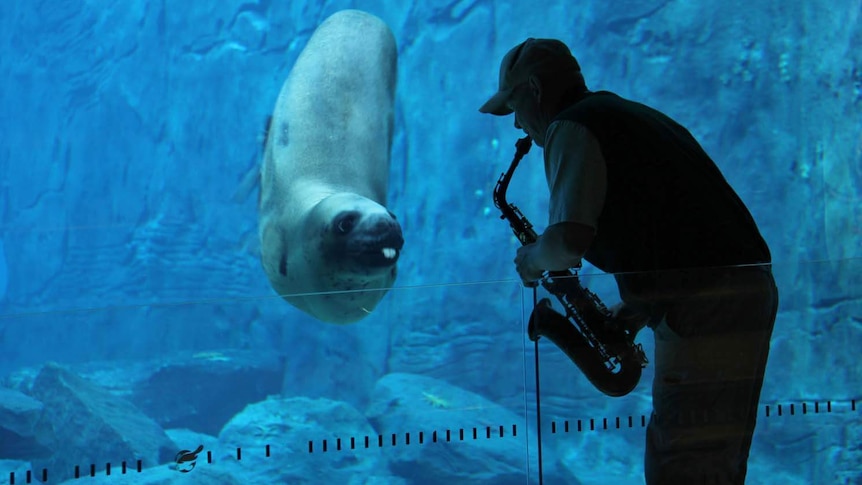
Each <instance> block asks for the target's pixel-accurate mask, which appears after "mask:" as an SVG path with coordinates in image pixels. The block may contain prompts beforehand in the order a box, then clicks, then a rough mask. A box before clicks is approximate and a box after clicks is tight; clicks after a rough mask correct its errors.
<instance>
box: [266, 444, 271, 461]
mask: <svg viewBox="0 0 862 485" xmlns="http://www.w3.org/2000/svg"><path fill="white" fill-rule="evenodd" d="M266 457H267V458H269V457H270V452H269V445H266Z"/></svg>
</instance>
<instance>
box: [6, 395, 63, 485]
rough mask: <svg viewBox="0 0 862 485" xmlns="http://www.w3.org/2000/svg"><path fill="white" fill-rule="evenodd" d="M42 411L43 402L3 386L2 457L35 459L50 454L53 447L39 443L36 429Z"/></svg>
mask: <svg viewBox="0 0 862 485" xmlns="http://www.w3.org/2000/svg"><path fill="white" fill-rule="evenodd" d="M41 414H42V403H40V402H39V401H37V400H35V399H33V398H31V397H29V396H27V395H25V394H23V393H21V392H18V391H15V390H12V389H5V388H0V457H3V459H28V460H31V459H33V458H36V457H46V456H50V454H51V452H50V450H49V449H48V448H45V447H44V446H43V445H42V444H41V443H39V441H38V440H37V439H36V436H35V434H34V432H33V427H34V426H35V425H36V422H37V421H38V420H39V416H40V415H41ZM0 471H2V470H0Z"/></svg>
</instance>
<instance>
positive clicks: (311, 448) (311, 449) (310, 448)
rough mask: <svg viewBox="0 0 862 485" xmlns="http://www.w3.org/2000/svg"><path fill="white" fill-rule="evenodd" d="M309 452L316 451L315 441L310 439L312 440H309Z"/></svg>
mask: <svg viewBox="0 0 862 485" xmlns="http://www.w3.org/2000/svg"><path fill="white" fill-rule="evenodd" d="M308 452H309V453H314V442H313V441H310V440H309V442H308Z"/></svg>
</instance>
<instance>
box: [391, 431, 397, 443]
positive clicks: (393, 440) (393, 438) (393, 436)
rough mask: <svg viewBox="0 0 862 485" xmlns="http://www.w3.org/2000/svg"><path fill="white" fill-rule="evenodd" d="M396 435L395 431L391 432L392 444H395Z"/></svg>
mask: <svg viewBox="0 0 862 485" xmlns="http://www.w3.org/2000/svg"><path fill="white" fill-rule="evenodd" d="M396 436H397V435H396V434H395V433H392V446H395V437H396Z"/></svg>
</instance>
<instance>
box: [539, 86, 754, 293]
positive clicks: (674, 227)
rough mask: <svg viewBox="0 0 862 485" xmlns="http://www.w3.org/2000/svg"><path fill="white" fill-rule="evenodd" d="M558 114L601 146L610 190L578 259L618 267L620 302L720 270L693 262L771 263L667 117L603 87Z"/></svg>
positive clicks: (693, 282)
mask: <svg viewBox="0 0 862 485" xmlns="http://www.w3.org/2000/svg"><path fill="white" fill-rule="evenodd" d="M555 119H556V120H571V121H574V122H577V123H580V124H582V125H584V126H586V127H587V129H589V131H590V132H591V133H592V134H593V135H594V136H595V137H596V138H597V139H598V142H599V145H600V146H601V150H602V154H603V156H604V159H605V162H606V164H607V193H606V197H605V203H604V208H603V210H602V213H601V215H600V217H599V219H598V228H597V233H596V236H595V238H594V240H593V242H592V244H591V246H590V248H589V250H588V251H587V253H586V254H585V256H584V259H585V260H587V261H588V262H589V263H590V264H592V265H594V266H596V267H597V268H599V269H601V270H602V271H604V272H606V273H613V274H614V275H615V277H616V279H617V283H618V285H619V287H620V293H621V295H622V296H623V299H624V300H626V301H630V300H639V299H655V298H656V297H658V298H662V297H663V296H665V297H668V296H671V295H673V294H676V293H678V292H680V291H686V289H693V288H694V287H696V286H702V285H700V283H708V282H709V281H711V280H713V279H714V276H715V275H716V274H717V273H716V272H715V271H714V270H713V271H692V270H693V269H696V268H710V267H726V266H730V265H746V264H756V263H769V262H771V255H770V252H769V248H768V247H767V245H766V242H765V241H764V240H763V237H762V236H761V234H760V232H759V230H758V228H757V225H756V223H755V222H754V219H753V218H752V216H751V214H750V213H749V211H748V209H747V208H746V207H745V205H744V204H743V202H742V201H741V200H740V198H739V196H738V195H737V194H736V192H734V190H733V189H732V188H731V187H730V185H729V184H728V183H727V181H726V180H725V178H724V177H723V176H722V174H721V172H720V171H719V169H718V167H717V166H716V165H715V163H714V162H713V161H712V159H710V157H709V155H707V154H706V152H705V151H704V150H703V148H701V146H700V144H699V143H698V142H697V141H696V140H695V139H694V137H693V136H692V135H691V134H690V133H689V132H688V130H686V129H685V128H684V127H683V126H681V125H680V124H678V123H676V122H675V121H673V120H672V119H671V118H669V117H668V116H666V115H664V114H662V113H660V112H659V111H656V110H654V109H652V108H650V107H648V106H645V105H643V104H640V103H636V102H633V101H629V100H626V99H623V98H621V97H619V96H617V95H616V94H613V93H610V92H607V91H600V92H595V93H586V94H585V95H583V96H582V97H581V98H580V99H578V100H577V101H576V102H575V103H574V104H572V105H571V106H569V107H568V108H566V109H564V110H563V111H562V112H561V113H560V114H559V115H557V117H556V118H555ZM723 271H725V272H726V270H723ZM632 272H634V273H635V274H626V273H632ZM644 272H646V273H644Z"/></svg>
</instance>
